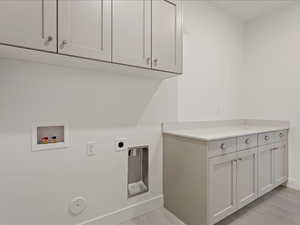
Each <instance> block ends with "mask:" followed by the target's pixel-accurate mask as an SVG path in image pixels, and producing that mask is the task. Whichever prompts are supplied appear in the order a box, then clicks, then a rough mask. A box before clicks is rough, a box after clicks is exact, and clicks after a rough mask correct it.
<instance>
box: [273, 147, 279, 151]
mask: <svg viewBox="0 0 300 225" xmlns="http://www.w3.org/2000/svg"><path fill="white" fill-rule="evenodd" d="M278 149H279V148H277V147H276V148H272V149H271V151H275V150H278Z"/></svg>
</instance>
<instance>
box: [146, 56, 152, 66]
mask: <svg viewBox="0 0 300 225" xmlns="http://www.w3.org/2000/svg"><path fill="white" fill-rule="evenodd" d="M146 62H147V65H150V62H151V58H150V57H148V58H147V59H146Z"/></svg>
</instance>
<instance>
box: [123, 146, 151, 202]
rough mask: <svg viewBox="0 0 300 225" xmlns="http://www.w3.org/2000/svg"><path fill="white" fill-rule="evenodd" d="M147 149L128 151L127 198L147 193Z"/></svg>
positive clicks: (140, 148) (138, 148)
mask: <svg viewBox="0 0 300 225" xmlns="http://www.w3.org/2000/svg"><path fill="white" fill-rule="evenodd" d="M148 166H149V147H148V146H142V147H133V148H129V150H128V198H131V197H134V196H136V195H140V194H143V193H146V192H148V191H149V184H148V182H149V181H148V180H149V168H148Z"/></svg>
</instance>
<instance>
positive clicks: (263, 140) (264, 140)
mask: <svg viewBox="0 0 300 225" xmlns="http://www.w3.org/2000/svg"><path fill="white" fill-rule="evenodd" d="M274 142H276V135H275V132H268V133H262V134H259V135H258V145H267V144H271V143H274Z"/></svg>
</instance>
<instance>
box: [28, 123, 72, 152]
mask: <svg viewBox="0 0 300 225" xmlns="http://www.w3.org/2000/svg"><path fill="white" fill-rule="evenodd" d="M69 145H70V143H69V130H68V127H67V125H66V124H65V123H44V124H33V125H32V151H42V150H50V149H60V148H66V147H69Z"/></svg>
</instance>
